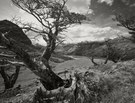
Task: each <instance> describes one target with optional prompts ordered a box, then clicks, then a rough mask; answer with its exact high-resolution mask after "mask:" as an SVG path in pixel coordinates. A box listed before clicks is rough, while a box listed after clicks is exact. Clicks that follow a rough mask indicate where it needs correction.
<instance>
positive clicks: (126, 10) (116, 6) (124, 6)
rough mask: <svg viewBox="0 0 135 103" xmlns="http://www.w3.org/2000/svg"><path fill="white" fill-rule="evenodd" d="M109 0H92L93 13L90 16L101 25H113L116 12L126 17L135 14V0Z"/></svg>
mask: <svg viewBox="0 0 135 103" xmlns="http://www.w3.org/2000/svg"><path fill="white" fill-rule="evenodd" d="M99 1H100V2H99ZM101 1H102V2H101ZM108 1H110V0H91V3H90V9H92V10H93V14H92V15H91V14H90V16H91V18H92V20H93V22H95V23H97V24H99V25H106V24H110V25H111V24H115V23H114V21H112V18H113V17H114V15H116V14H122V15H124V16H126V17H130V16H134V15H135V12H134V10H135V0H112V2H110V3H109V2H108Z"/></svg>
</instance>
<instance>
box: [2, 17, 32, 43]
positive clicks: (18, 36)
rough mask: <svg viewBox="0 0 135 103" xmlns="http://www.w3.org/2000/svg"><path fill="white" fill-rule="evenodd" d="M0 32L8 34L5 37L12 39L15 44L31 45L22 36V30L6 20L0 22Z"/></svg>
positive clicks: (23, 35) (28, 40) (27, 39)
mask: <svg viewBox="0 0 135 103" xmlns="http://www.w3.org/2000/svg"><path fill="white" fill-rule="evenodd" d="M0 32H1V33H6V32H8V33H7V35H6V37H7V38H12V39H14V40H15V41H17V42H20V43H24V44H27V45H32V43H31V41H30V39H29V38H28V37H27V36H26V35H25V34H24V32H23V31H22V29H21V28H20V27H19V26H18V25H16V24H14V23H12V22H11V21H8V20H2V21H0Z"/></svg>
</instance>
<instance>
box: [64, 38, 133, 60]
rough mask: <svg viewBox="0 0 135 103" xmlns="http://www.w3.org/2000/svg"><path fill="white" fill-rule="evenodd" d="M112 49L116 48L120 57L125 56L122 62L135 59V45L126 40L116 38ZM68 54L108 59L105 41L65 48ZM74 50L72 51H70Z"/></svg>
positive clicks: (83, 43) (112, 42) (82, 43)
mask: <svg viewBox="0 0 135 103" xmlns="http://www.w3.org/2000/svg"><path fill="white" fill-rule="evenodd" d="M111 44H112V47H114V48H115V50H116V51H117V53H118V54H119V55H120V56H123V59H122V60H124V61H125V60H131V59H134V58H135V54H134V52H135V44H134V43H133V42H132V41H130V40H128V39H125V38H115V39H112V40H111ZM64 48H65V50H63V52H64V51H66V54H70V55H78V56H87V57H91V56H94V57H95V58H106V53H105V52H106V50H107V47H106V45H105V42H104V41H101V42H98V41H95V42H81V43H78V44H72V45H71V44H70V45H68V44H67V45H66V46H65V47H64ZM70 50H72V51H70Z"/></svg>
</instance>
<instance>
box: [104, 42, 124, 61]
mask: <svg viewBox="0 0 135 103" xmlns="http://www.w3.org/2000/svg"><path fill="white" fill-rule="evenodd" d="M105 45H106V49H105V51H104V52H105V56H106V60H105V62H104V63H105V64H106V63H107V62H108V60H111V61H113V62H114V63H117V62H118V61H119V60H120V59H122V56H123V55H124V54H122V52H120V51H119V50H118V48H116V47H115V46H114V45H113V43H111V40H106V41H105Z"/></svg>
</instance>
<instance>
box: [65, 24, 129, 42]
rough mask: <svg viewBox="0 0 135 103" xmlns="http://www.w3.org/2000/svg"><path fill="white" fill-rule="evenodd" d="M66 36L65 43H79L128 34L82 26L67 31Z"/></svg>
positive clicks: (89, 25) (115, 30) (88, 25)
mask: <svg viewBox="0 0 135 103" xmlns="http://www.w3.org/2000/svg"><path fill="white" fill-rule="evenodd" d="M66 35H67V38H66V40H67V42H70V43H77V42H81V41H96V40H99V41H102V40H104V39H105V38H115V37H117V36H118V35H128V33H127V32H125V31H121V30H117V29H113V28H111V27H97V26H95V25H91V24H82V25H77V26H75V27H72V28H70V29H68V32H67V34H66Z"/></svg>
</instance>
